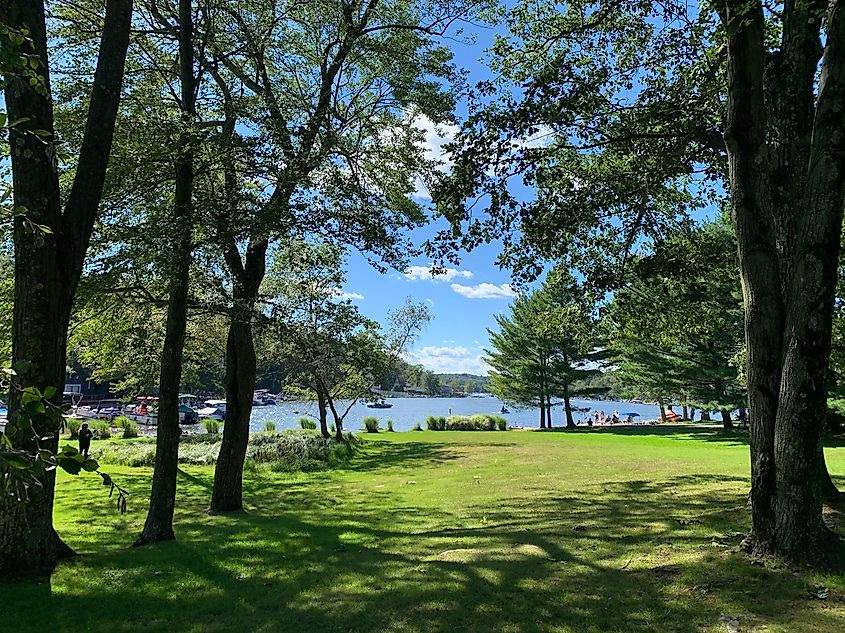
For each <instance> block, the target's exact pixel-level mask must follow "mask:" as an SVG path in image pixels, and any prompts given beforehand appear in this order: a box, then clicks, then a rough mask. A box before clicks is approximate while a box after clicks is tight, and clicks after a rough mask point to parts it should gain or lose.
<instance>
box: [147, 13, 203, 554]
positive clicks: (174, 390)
mask: <svg viewBox="0 0 845 633" xmlns="http://www.w3.org/2000/svg"><path fill="white" fill-rule="evenodd" d="M193 35H194V26H193V17H192V14H191V0H179V79H180V83H181V109H182V131H181V133H180V135H179V140H178V148H177V151H178V153H177V157H176V169H175V175H176V186H175V192H174V206H173V224H174V226H173V230H174V235H173V247H172V248H173V250H172V253H171V262H170V271H169V273H170V288H169V297H168V306H167V323H166V326H165V333H164V348H163V350H162V353H161V373H160V377H159V400H158V403H159V412H158V426H157V428H156V459H155V468H154V470H153V485H152V489H151V491H150V507H149V509H148V511H147V518H146V521H145V522H144V528H143V529H142V530H141V534H140V535H139V536H138V538H137V539H136V540H135V543H134V545H135V546H136V547H137V546H140V545H146V544H148V543H156V542H158V541H168V540H173V539H175V538H176V535H175V533H174V532H173V511H174V508H175V505H176V474H177V471H178V465H179V437H180V436H181V434H182V431H181V429H180V428H179V387H180V385H181V382H182V356H183V350H184V348H185V331H186V329H187V324H188V291H189V286H190V270H191V248H192V239H191V237H192V232H193V231H192V216H193V191H194V152H193V149H192V136H193V134H192V131H193V124H194V119H195V117H196V78H195V76H194V45H193Z"/></svg>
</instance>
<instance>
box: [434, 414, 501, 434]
mask: <svg viewBox="0 0 845 633" xmlns="http://www.w3.org/2000/svg"><path fill="white" fill-rule="evenodd" d="M507 428H508V423H507V420H505V418H503V417H502V416H500V415H491V414H488V413H479V414H476V415H471V416H466V415H453V416H451V417H449V418H448V419H446V422H445V425H444V428H443V429H442V430H445V431H505V430H507Z"/></svg>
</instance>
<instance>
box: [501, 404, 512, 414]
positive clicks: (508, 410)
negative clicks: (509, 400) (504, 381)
mask: <svg viewBox="0 0 845 633" xmlns="http://www.w3.org/2000/svg"><path fill="white" fill-rule="evenodd" d="M510 412H511V410H510V409H508V408H507V407H506V406H504V405H502V408H501V409H499V413H510Z"/></svg>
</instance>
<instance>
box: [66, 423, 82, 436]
mask: <svg viewBox="0 0 845 633" xmlns="http://www.w3.org/2000/svg"><path fill="white" fill-rule="evenodd" d="M81 426H82V420H80V419H79V418H65V428H66V429H67V430H68V433H70V439H72V440H75V439H77V438H78V437H79V428H80V427H81Z"/></svg>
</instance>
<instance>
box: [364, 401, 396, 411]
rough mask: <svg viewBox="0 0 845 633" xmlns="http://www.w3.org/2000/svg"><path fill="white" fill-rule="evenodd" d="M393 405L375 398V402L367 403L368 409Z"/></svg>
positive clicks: (386, 407) (385, 407)
mask: <svg viewBox="0 0 845 633" xmlns="http://www.w3.org/2000/svg"><path fill="white" fill-rule="evenodd" d="M392 406H393V405H392V404H391V403H390V402H385V401H384V400H377V401H376V402H371V403H370V404H368V405H367V408H368V409H389V408H391V407H392Z"/></svg>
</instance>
